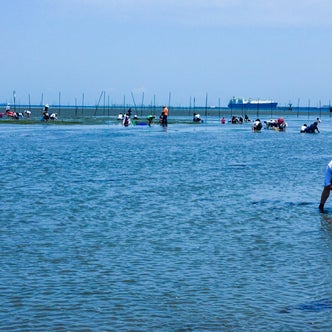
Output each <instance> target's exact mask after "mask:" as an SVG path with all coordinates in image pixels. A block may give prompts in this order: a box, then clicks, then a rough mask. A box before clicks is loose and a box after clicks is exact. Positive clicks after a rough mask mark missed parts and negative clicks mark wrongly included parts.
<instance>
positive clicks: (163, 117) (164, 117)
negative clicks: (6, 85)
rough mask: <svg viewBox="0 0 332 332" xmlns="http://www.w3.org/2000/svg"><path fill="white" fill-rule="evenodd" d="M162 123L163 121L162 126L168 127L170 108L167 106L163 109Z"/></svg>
mask: <svg viewBox="0 0 332 332" xmlns="http://www.w3.org/2000/svg"><path fill="white" fill-rule="evenodd" d="M161 114H162V121H161V125H162V126H163V127H167V117H168V108H167V106H166V105H164V107H163V111H162V113H161Z"/></svg>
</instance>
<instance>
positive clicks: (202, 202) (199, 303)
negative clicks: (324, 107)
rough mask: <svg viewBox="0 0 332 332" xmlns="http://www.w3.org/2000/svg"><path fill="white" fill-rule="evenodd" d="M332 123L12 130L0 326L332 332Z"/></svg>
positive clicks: (5, 129) (5, 137) (5, 133)
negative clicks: (326, 194)
mask: <svg viewBox="0 0 332 332" xmlns="http://www.w3.org/2000/svg"><path fill="white" fill-rule="evenodd" d="M328 121H330V120H329V119H326V120H324V121H323V122H322V124H321V126H320V129H321V134H319V135H301V134H300V133H299V131H298V130H297V129H298V127H299V126H300V125H301V122H302V120H298V119H296V118H294V119H287V122H288V123H289V128H288V129H287V131H286V132H284V133H279V132H275V131H267V130H266V131H262V133H261V134H260V135H257V134H255V133H252V132H251V127H250V124H244V125H242V126H236V125H235V126H232V125H230V124H227V125H225V126H221V125H220V124H219V121H217V119H216V121H213V119H211V120H210V121H205V123H204V124H203V125H195V126H193V125H187V124H173V125H170V126H169V127H168V130H167V132H164V131H163V130H162V128H161V127H159V126H152V127H148V126H139V127H132V128H123V127H121V126H118V125H96V126H95V125H91V126H80V125H78V126H69V125H66V126H61V125H56V126H54V125H53V126H47V125H24V126H15V125H2V126H1V133H0V137H1V139H2V142H6V144H4V145H3V148H2V157H1V161H0V166H1V170H2V177H1V178H0V183H1V194H2V195H1V196H2V211H1V216H0V220H1V232H0V245H1V256H2V259H1V263H2V269H1V270H2V273H1V276H0V285H1V286H0V287H1V295H2V306H1V307H2V308H1V311H0V318H1V320H0V321H1V323H0V327H1V329H3V330H15V329H16V330H72V331H76V330H77V331H78V330H89V329H90V330H165V331H169V330H236V331H238V330H240V331H241V330H243V331H244V330H246V331H247V330H248V329H249V330H265V329H268V328H270V329H271V328H272V329H273V330H308V329H309V330H310V329H311V328H312V327H314V328H315V329H317V330H322V331H324V330H325V331H328V330H330V329H331V327H332V326H331V319H330V313H331V310H332V309H331V299H332V288H331V268H330V267H331V266H332V264H331V263H332V262H331V252H332V250H331V249H332V226H331V224H332V223H331V215H330V213H327V214H321V213H319V211H318V208H317V207H318V202H319V198H320V194H321V190H322V182H323V175H324V170H325V167H326V164H327V162H328V161H329V160H330V157H331V156H330V155H329V153H330V144H329V142H330V141H331V135H332V132H331V129H329V128H330V123H329V122H328ZM326 206H327V208H328V209H329V206H332V201H328V202H327V204H326Z"/></svg>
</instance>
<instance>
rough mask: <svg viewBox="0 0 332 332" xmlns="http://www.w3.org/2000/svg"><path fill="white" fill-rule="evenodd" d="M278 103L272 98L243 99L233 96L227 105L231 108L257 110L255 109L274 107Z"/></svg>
mask: <svg viewBox="0 0 332 332" xmlns="http://www.w3.org/2000/svg"><path fill="white" fill-rule="evenodd" d="M277 105H278V103H277V102H275V101H273V100H264V99H256V100H254V99H245V98H237V97H233V98H232V99H231V100H230V101H229V103H228V107H229V108H231V109H241V110H247V109H250V110H257V109H269V110H270V109H276V108H277Z"/></svg>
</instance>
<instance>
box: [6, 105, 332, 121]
mask: <svg viewBox="0 0 332 332" xmlns="http://www.w3.org/2000/svg"><path fill="white" fill-rule="evenodd" d="M1 108H2V111H1V112H4V111H5V107H1V104H0V109H1ZM42 109H43V106H36V105H33V106H31V105H30V106H29V105H16V106H14V105H11V110H12V111H14V110H15V111H16V112H22V113H23V112H24V110H30V111H31V115H32V118H38V117H41V115H42ZM129 109H131V114H132V116H134V115H137V116H138V117H141V118H143V117H144V118H145V117H146V116H147V115H150V114H152V115H155V116H159V115H160V114H161V111H162V106H156V107H154V106H150V107H149V106H144V107H132V106H99V107H96V106H64V105H60V106H59V105H50V108H49V113H57V114H58V117H59V119H80V118H84V117H109V116H110V117H114V116H117V115H118V114H120V113H122V114H124V113H126V112H127V111H128V110H129ZM194 113H199V114H200V115H201V116H202V117H203V118H204V117H209V116H212V117H220V118H221V117H226V118H227V119H228V118H229V117H231V116H232V115H236V116H242V117H244V116H245V114H247V115H248V116H249V118H250V119H253V118H259V117H265V118H266V117H267V118H277V117H280V116H289V115H292V116H304V115H308V116H310V117H327V116H328V117H331V116H332V112H330V109H329V108H327V107H324V108H317V107H294V108H293V109H292V110H290V109H289V108H288V107H277V108H276V109H273V110H272V109H257V110H241V109H230V108H228V107H214V108H212V107H207V108H206V107H175V106H174V107H172V106H170V107H169V117H170V118H171V117H172V116H185V117H186V116H188V118H191V117H192V116H193V114H194Z"/></svg>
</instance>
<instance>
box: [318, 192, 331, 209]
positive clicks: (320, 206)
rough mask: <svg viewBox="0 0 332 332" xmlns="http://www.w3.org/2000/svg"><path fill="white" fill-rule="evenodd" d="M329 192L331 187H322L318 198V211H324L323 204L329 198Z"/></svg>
mask: <svg viewBox="0 0 332 332" xmlns="http://www.w3.org/2000/svg"><path fill="white" fill-rule="evenodd" d="M330 191H331V186H325V187H324V189H323V191H322V195H321V198H320V204H319V209H320V210H323V209H324V204H325V202H326V200H327V199H328V198H329V196H330Z"/></svg>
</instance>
